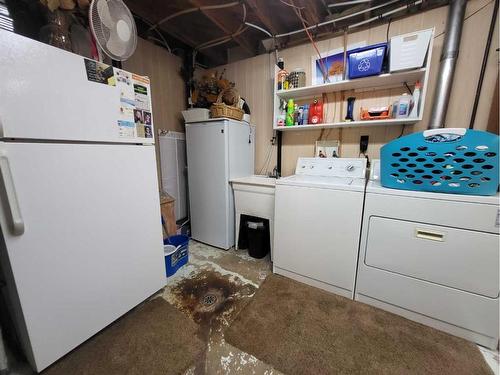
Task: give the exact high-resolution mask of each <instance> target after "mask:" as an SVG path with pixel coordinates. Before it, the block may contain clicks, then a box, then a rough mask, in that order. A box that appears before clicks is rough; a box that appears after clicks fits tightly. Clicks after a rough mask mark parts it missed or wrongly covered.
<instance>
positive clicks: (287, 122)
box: [285, 99, 295, 126]
mask: <svg viewBox="0 0 500 375" xmlns="http://www.w3.org/2000/svg"><path fill="white" fill-rule="evenodd" d="M294 109H295V105H294V103H293V99H288V104H287V108H286V120H285V125H286V126H293V123H294V118H293V112H294Z"/></svg>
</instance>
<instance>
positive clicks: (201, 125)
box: [186, 119, 255, 249]
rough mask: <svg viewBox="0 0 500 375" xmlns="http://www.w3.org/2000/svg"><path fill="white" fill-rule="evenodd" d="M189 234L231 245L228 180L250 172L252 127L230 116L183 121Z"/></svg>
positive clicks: (225, 246)
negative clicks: (186, 163)
mask: <svg viewBox="0 0 500 375" xmlns="http://www.w3.org/2000/svg"><path fill="white" fill-rule="evenodd" d="M186 147H187V162H188V185H189V203H190V212H191V214H190V218H191V235H192V237H193V238H194V239H196V240H198V241H201V242H204V243H207V244H209V245H213V246H216V247H220V248H222V249H229V248H230V247H232V246H233V245H234V231H235V228H234V197H233V190H232V189H231V184H230V182H229V181H230V180H231V179H233V178H237V177H244V176H250V175H253V174H254V154H255V126H254V125H250V124H248V123H246V122H243V121H235V120H231V119H213V120H207V121H204V122H193V123H187V124H186Z"/></svg>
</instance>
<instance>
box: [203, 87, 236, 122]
mask: <svg viewBox="0 0 500 375" xmlns="http://www.w3.org/2000/svg"><path fill="white" fill-rule="evenodd" d="M231 90H233V89H232V88H229V89H225V90H222V91H221V92H220V93H219V96H218V97H217V101H216V102H215V103H214V104H212V106H211V107H210V117H212V118H221V117H227V118H232V119H234V120H238V121H241V120H242V119H243V115H244V113H245V112H244V111H243V110H242V109H240V108H238V107H236V106H237V105H238V102H239V101H240V96H239V95H234V97H235V100H234V101H235V103H233V105H227V104H225V103H223V102H222V97H223V96H224V94H227V93H229V92H230V91H231Z"/></svg>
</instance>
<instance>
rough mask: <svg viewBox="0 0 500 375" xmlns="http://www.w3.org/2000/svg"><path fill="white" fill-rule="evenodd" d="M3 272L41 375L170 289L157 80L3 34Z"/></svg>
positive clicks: (0, 246)
mask: <svg viewBox="0 0 500 375" xmlns="http://www.w3.org/2000/svg"><path fill="white" fill-rule="evenodd" d="M0 50H1V51H2V52H1V54H0V72H1V78H0V171H1V173H0V177H1V178H0V197H1V199H0V208H1V212H0V227H1V238H0V263H1V272H2V278H3V280H5V286H4V287H3V288H2V293H4V294H5V295H6V296H7V298H8V301H9V307H10V309H11V311H12V315H13V319H14V321H15V324H16V328H17V330H16V331H17V333H18V335H19V338H20V341H21V343H22V345H23V348H24V351H25V353H26V356H27V358H28V360H29V361H30V363H31V364H32V366H33V367H34V368H35V369H36V370H37V371H41V370H43V369H44V368H46V367H47V366H49V365H50V364H51V363H53V362H54V361H56V360H57V359H59V358H60V357H62V356H63V355H64V354H66V353H68V352H69V351H71V350H72V349H73V348H75V347H76V346H78V345H79V344H81V343H82V342H84V341H85V340H87V339H88V338H90V337H91V336H92V335H94V334H95V333H97V332H98V331H100V330H101V329H103V328H104V327H106V326H107V325H109V324H110V323H111V322H113V321H114V320H116V319H117V318H118V317H120V316H121V315H123V314H124V313H126V312H127V311H129V310H130V309H132V308H133V307H134V306H136V305H137V304H139V303H140V302H142V301H143V300H145V299H146V298H147V297H148V296H150V295H151V294H153V293H155V292H156V291H157V290H159V289H160V288H162V287H163V286H164V285H165V266H164V259H163V248H162V231H161V222H160V209H159V197H158V182H157V175H156V159H155V150H154V131H153V129H152V126H153V124H152V115H151V113H152V112H151V93H150V85H149V80H148V79H147V78H145V77H141V76H137V75H134V74H132V73H128V72H126V71H123V70H120V69H116V68H113V67H110V66H108V65H105V64H101V63H97V62H95V61H92V60H88V59H85V58H83V57H81V56H78V55H75V54H72V53H69V52H66V51H63V50H61V49H57V48H54V47H51V46H48V45H45V44H42V43H39V42H37V41H34V40H31V39H27V38H25V37H22V36H19V35H16V34H14V33H11V32H8V31H3V30H0Z"/></svg>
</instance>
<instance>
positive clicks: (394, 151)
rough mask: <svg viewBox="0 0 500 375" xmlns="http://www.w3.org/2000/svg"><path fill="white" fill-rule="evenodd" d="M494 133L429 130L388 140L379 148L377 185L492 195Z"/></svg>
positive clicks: (495, 171) (495, 156)
mask: <svg viewBox="0 0 500 375" xmlns="http://www.w3.org/2000/svg"><path fill="white" fill-rule="evenodd" d="M498 154H499V137H498V135H496V134H492V133H488V132H485V131H480V130H468V129H462V128H457V129H451V128H444V129H434V130H427V131H424V132H421V133H414V134H410V135H407V136H405V137H401V138H398V139H395V140H393V141H392V142H390V143H387V144H386V145H384V146H383V147H382V149H381V150H380V176H381V177H380V178H381V180H380V182H381V184H382V186H384V187H388V188H393V189H402V190H421V191H431V192H436V193H452V194H469V195H495V194H496V193H497V191H498V182H499V181H498V180H499V176H498V173H499V169H498V166H499V156H498Z"/></svg>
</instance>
